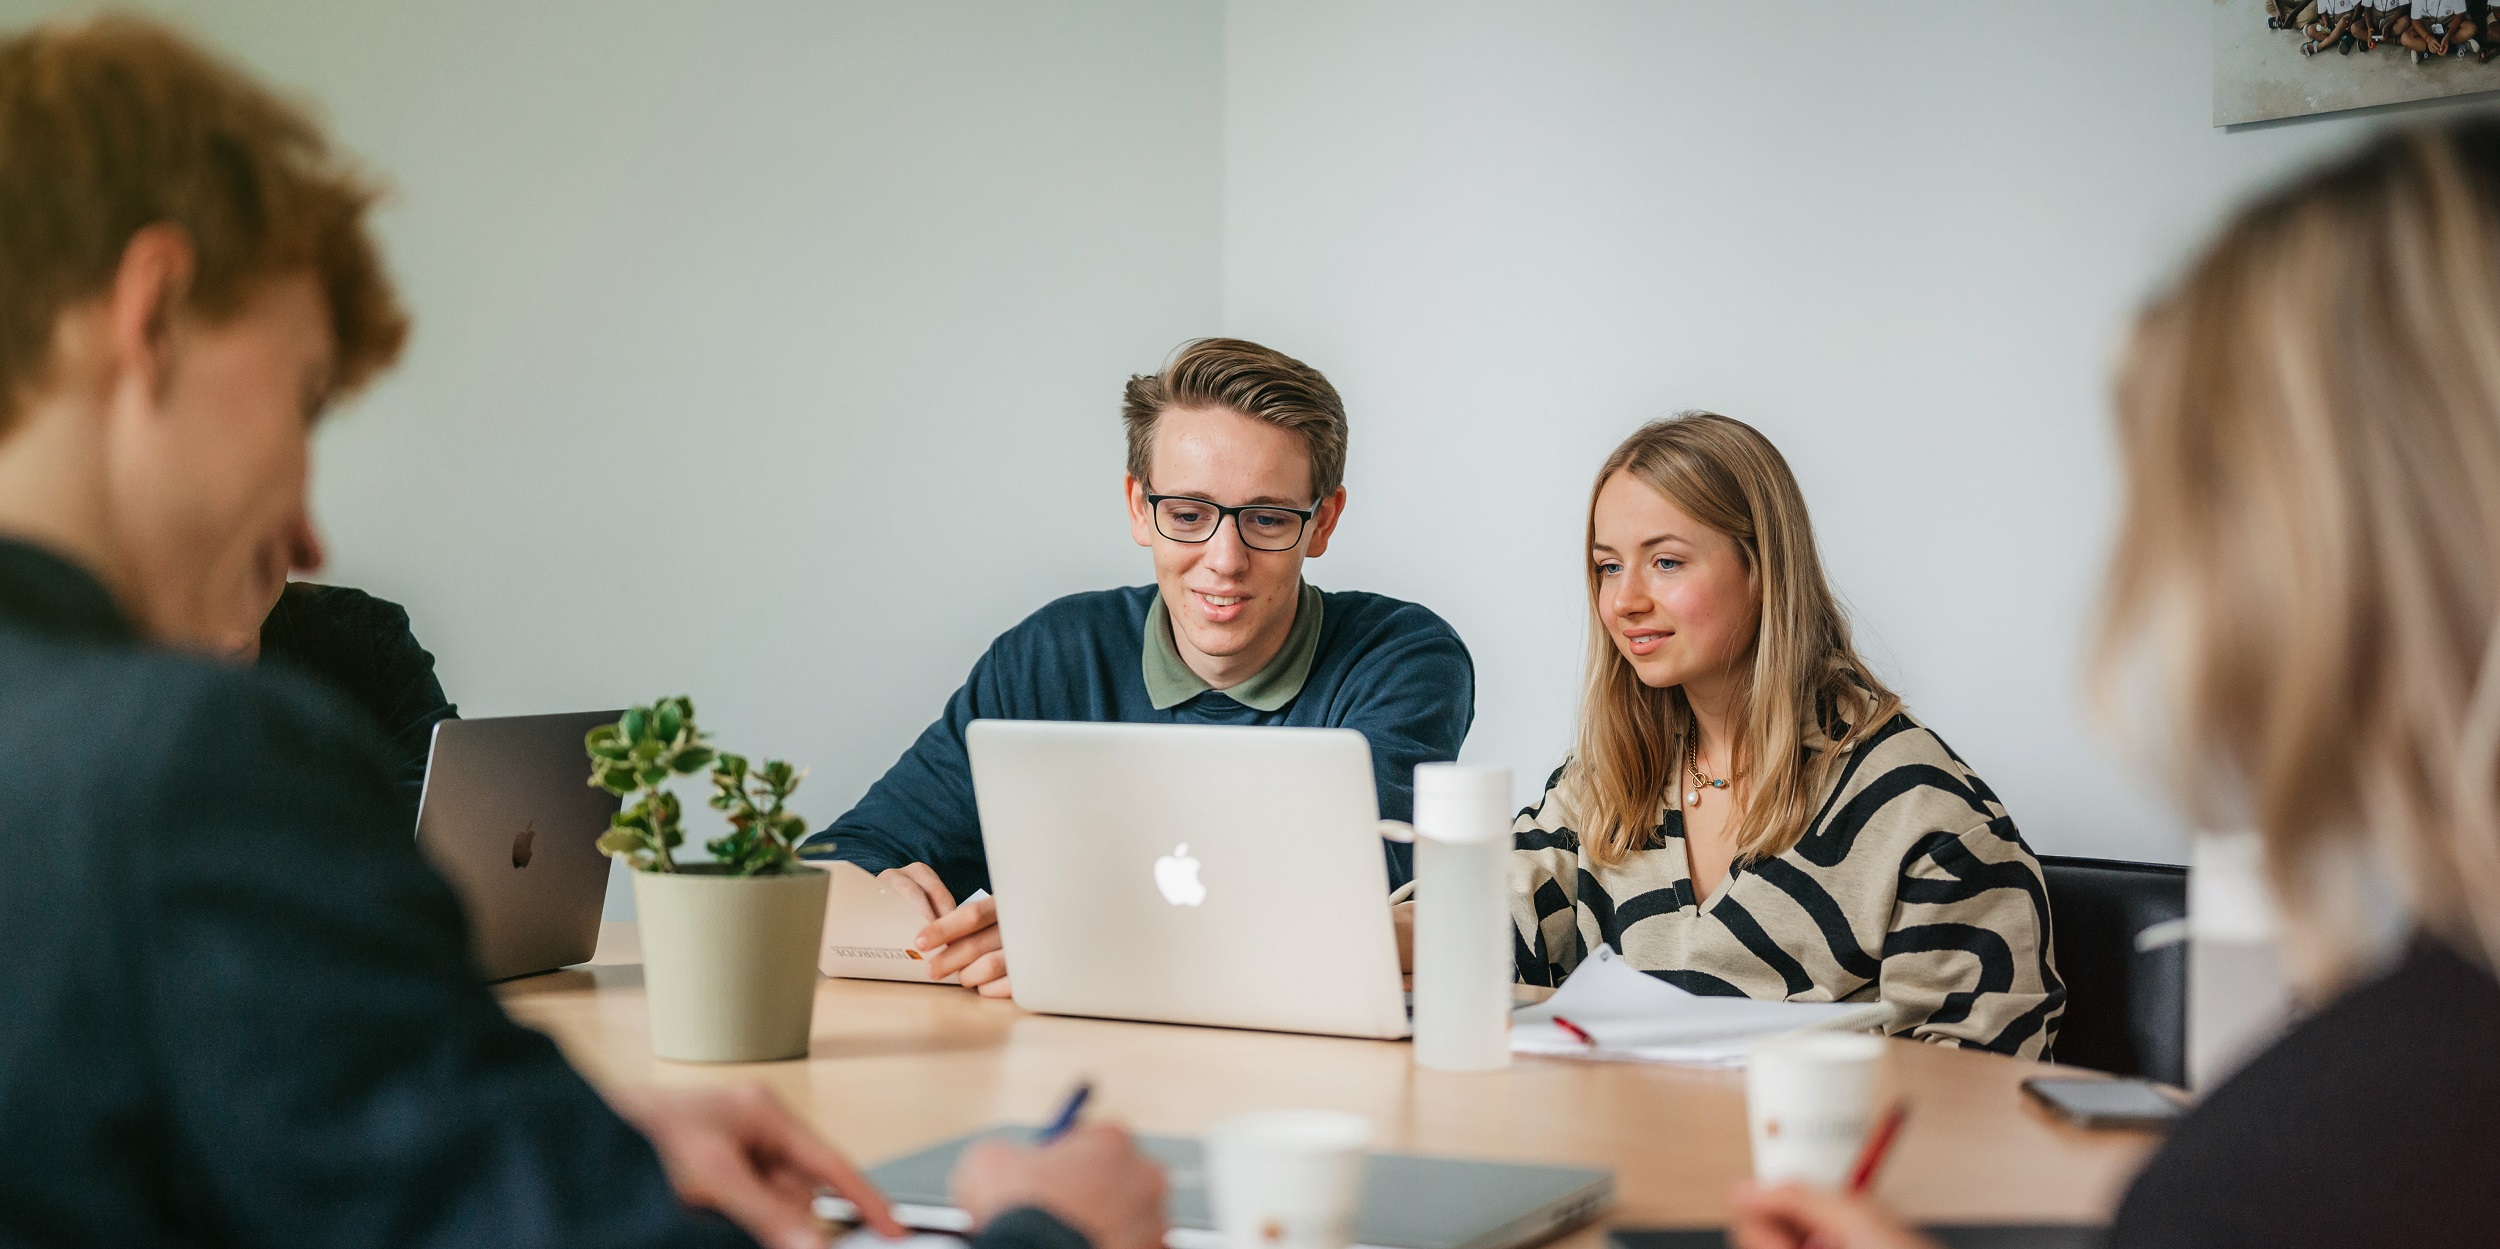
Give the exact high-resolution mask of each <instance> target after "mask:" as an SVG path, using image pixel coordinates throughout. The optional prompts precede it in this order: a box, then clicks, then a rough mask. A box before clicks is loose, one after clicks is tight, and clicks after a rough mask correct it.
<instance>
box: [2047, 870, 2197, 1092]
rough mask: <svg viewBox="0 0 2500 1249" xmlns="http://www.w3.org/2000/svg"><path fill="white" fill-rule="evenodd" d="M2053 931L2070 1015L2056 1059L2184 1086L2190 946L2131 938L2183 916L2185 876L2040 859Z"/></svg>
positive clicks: (2061, 1027) (2175, 872) (2182, 872)
mask: <svg viewBox="0 0 2500 1249" xmlns="http://www.w3.org/2000/svg"><path fill="white" fill-rule="evenodd" d="M2040 870H2041V871H2042V872H2043V873H2045V874H2046V875H2047V877H2048V884H2049V914H2050V918H2051V920H2052V922H2053V923H2054V925H2055V927H2056V934H2057V935H2056V937H2055V941H2054V944H2055V946H2056V953H2057V974H2058V975H2059V976H2060V977H2061V978H2063V979H2064V980H2065V982H2066V1017H2065V1020H2064V1021H2063V1022H2062V1023H2061V1024H2060V1025H2059V1027H2058V1031H2057V1049H2056V1051H2055V1057H2056V1059H2057V1061H2059V1062H2062V1063H2073V1064H2075V1065H2077V1066H2082V1067H2093V1068H2097V1069H2099V1070H2102V1071H2108V1072H2114V1073H2116V1074H2118V1075H2125V1076H2142V1077H2144V1078H2146V1079H2148V1080H2159V1081H2161V1082H2162V1083H2164V1084H2177V1085H2184V1084H2186V1083H2187V943H2186V942H2185V941H2172V942H2170V943H2168V944H2166V945H2163V946H2161V947H2159V948H2157V949H2152V950H2139V949H2137V948H2136V937H2137V935H2138V934H2140V933H2142V932H2143V931H2144V930H2145V929H2147V928H2151V927H2153V926H2154V925H2156V924H2162V923H2168V922H2170V921H2173V920H2181V919H2185V918H2186V916H2187V869H2186V868H2183V867H2170V866H2166V865H2163V864H2158V863H2128V862H2124V861H2121V860H2117V859H2078V858H2069V857H2066V856H2063V855H2053V854H2044V855H2041V856H2040Z"/></svg>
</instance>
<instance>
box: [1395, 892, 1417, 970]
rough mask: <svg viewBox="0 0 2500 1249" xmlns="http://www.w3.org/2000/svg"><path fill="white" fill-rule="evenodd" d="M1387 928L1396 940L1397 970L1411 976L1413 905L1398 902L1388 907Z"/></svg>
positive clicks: (1413, 939) (1413, 964)
mask: <svg viewBox="0 0 2500 1249" xmlns="http://www.w3.org/2000/svg"><path fill="white" fill-rule="evenodd" d="M1389 928H1390V930H1391V931H1392V932H1395V933H1396V934H1397V938H1398V970H1399V971H1402V972H1406V973H1408V974H1410V975H1411V974H1413V973H1414V970H1415V904H1414V903H1413V902H1400V903H1398V904H1397V905H1396V906H1393V907H1390V908H1389Z"/></svg>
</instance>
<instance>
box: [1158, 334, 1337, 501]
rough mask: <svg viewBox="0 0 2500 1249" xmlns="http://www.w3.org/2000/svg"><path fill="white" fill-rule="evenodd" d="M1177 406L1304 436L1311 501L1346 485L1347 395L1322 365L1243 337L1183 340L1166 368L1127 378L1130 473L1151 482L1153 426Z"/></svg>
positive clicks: (1323, 497) (1320, 498)
mask: <svg viewBox="0 0 2500 1249" xmlns="http://www.w3.org/2000/svg"><path fill="white" fill-rule="evenodd" d="M1173 408H1223V409H1226V410H1228V411H1232V412H1238V413H1240V414H1242V415H1243V416H1247V417H1251V418H1253V419H1255V420H1261V421H1266V422H1267V423H1268V424H1270V425H1275V426H1278V427H1281V428H1284V429H1289V430H1292V431H1293V432H1294V433H1296V434H1299V435H1301V437H1302V442H1303V445H1304V446H1306V447H1308V448H1310V452H1311V502H1313V503H1315V504H1316V503H1318V502H1319V501H1321V500H1323V499H1325V498H1327V497H1328V496H1330V495H1332V494H1335V493H1337V487H1339V486H1341V485H1343V484H1345V448H1346V421H1345V400H1343V399H1340V398H1338V397H1337V388H1336V387H1334V386H1331V385H1329V384H1328V379H1327V378H1326V377H1323V376H1321V375H1320V371H1319V370H1318V369H1315V368H1312V367H1311V366H1310V365H1307V364H1304V363H1302V362H1301V361H1299V360H1296V359H1294V358H1293V357H1292V356H1289V355H1286V354H1285V353H1283V352H1281V351H1278V350H1276V349H1275V348H1273V347H1262V346H1260V345H1259V344H1257V343H1254V342H1249V341H1247V340H1245V339H1239V338H1200V339H1194V340H1192V341H1189V342H1186V343H1182V344H1181V345H1180V349H1179V350H1177V351H1175V352H1173V353H1172V358H1171V359H1170V360H1169V361H1167V362H1165V364H1164V366H1163V369H1162V371H1161V372H1157V373H1141V374H1139V375H1137V376H1135V377H1132V378H1130V379H1128V387H1127V389H1126V390H1125V391H1124V392H1123V393H1122V394H1121V396H1120V420H1121V423H1122V424H1124V425H1126V426H1127V427H1128V474H1129V476H1131V477H1134V478H1136V479H1137V480H1138V481H1140V482H1145V481H1148V480H1150V478H1149V476H1148V470H1150V469H1152V468H1153V467H1154V454H1155V425H1156V424H1157V423H1158V422H1159V421H1161V420H1162V419H1163V414H1164V413H1165V412H1167V411H1169V410H1171V409H1173Z"/></svg>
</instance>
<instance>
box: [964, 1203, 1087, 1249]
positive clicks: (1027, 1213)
mask: <svg viewBox="0 0 2500 1249" xmlns="http://www.w3.org/2000/svg"><path fill="white" fill-rule="evenodd" d="M1092 1246H1093V1242H1092V1241H1089V1240H1087V1239H1086V1238H1085V1233H1083V1232H1080V1231H1078V1230H1076V1229H1075V1228H1073V1227H1070V1226H1068V1225H1067V1224H1065V1223H1062V1222H1060V1221H1059V1220H1058V1218H1057V1217H1056V1216H1054V1215H1052V1214H1051V1213H1050V1212H1049V1211H1046V1210H1042V1209H1040V1208H1038V1207H1034V1206H1025V1207H1023V1208H1022V1209H1017V1210H1010V1211H1008V1212H1007V1213H1005V1214H1002V1215H1000V1216H998V1217H997V1218H995V1219H992V1220H990V1225H989V1226H988V1227H985V1228H982V1229H981V1231H980V1234H978V1235H976V1236H974V1237H973V1238H972V1249H1092Z"/></svg>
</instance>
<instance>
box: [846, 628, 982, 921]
mask: <svg viewBox="0 0 2500 1249" xmlns="http://www.w3.org/2000/svg"><path fill="white" fill-rule="evenodd" d="M1005 641H1006V640H1005V639H1001V643H1000V645H1004V644H1005ZM1003 666H1004V664H1003V662H1002V659H1001V657H1000V654H999V646H998V645H993V646H992V647H991V648H990V650H989V653H987V654H985V655H983V656H982V657H981V660H980V662H978V663H976V664H974V665H973V666H972V675H971V676H969V677H967V678H965V679H964V683H963V686H962V688H960V689H957V690H956V691H955V695H954V697H952V698H949V699H947V700H946V710H945V712H944V713H942V714H941V715H939V716H938V718H937V722H936V723H934V724H931V725H930V726H929V727H928V728H926V729H924V730H922V731H921V734H920V738H919V740H917V741H915V742H913V743H912V744H911V749H909V750H906V751H904V752H903V757H902V758H900V759H897V760H895V762H894V766H893V767H891V768H888V769H886V772H885V775H884V776H882V777H879V778H877V783H876V784H874V785H872V786H870V787H869V788H868V793H867V795H866V796H865V797H862V798H861V799H860V800H859V804H858V805H857V806H854V807H852V808H851V809H850V810H849V811H846V812H844V813H843V814H842V817H841V818H840V819H837V820H835V821H834V822H833V824H832V826H831V827H829V828H827V829H825V831H823V832H821V833H818V834H816V835H815V836H814V837H811V838H809V839H808V846H809V848H808V855H809V857H811V858H814V857H819V856H822V857H827V858H834V859H840V860H842V861H844V862H846V863H856V864H858V865H859V866H861V867H863V868H865V869H867V870H868V871H871V872H882V871H886V870H889V869H892V868H897V867H902V866H904V865H905V864H910V863H926V864H928V865H929V866H930V867H931V868H934V869H935V870H936V871H937V874H938V877H939V879H941V880H944V881H945V882H946V888H947V889H948V891H949V892H952V893H953V894H954V895H955V900H956V901H957V902H961V901H963V900H964V898H965V897H967V896H969V895H970V894H971V893H972V892H973V891H974V890H977V889H987V888H989V883H990V869H989V860H988V858H987V857H985V856H984V855H983V853H982V849H981V817H980V812H979V809H978V807H977V806H976V805H975V804H974V802H973V799H972V758H971V756H970V755H969V754H967V753H966V752H965V749H964V731H965V730H966V729H968V728H970V727H971V726H972V722H973V721H975V720H978V719H981V718H983V717H985V716H989V717H997V716H1003V715H1006V714H1008V709H1007V698H1006V691H1005V690H1004V688H1003V684H1002V681H1001V679H1000V678H1001V669H1002V667H1003ZM828 845H829V846H830V851H829V852H828V849H827V847H828Z"/></svg>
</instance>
